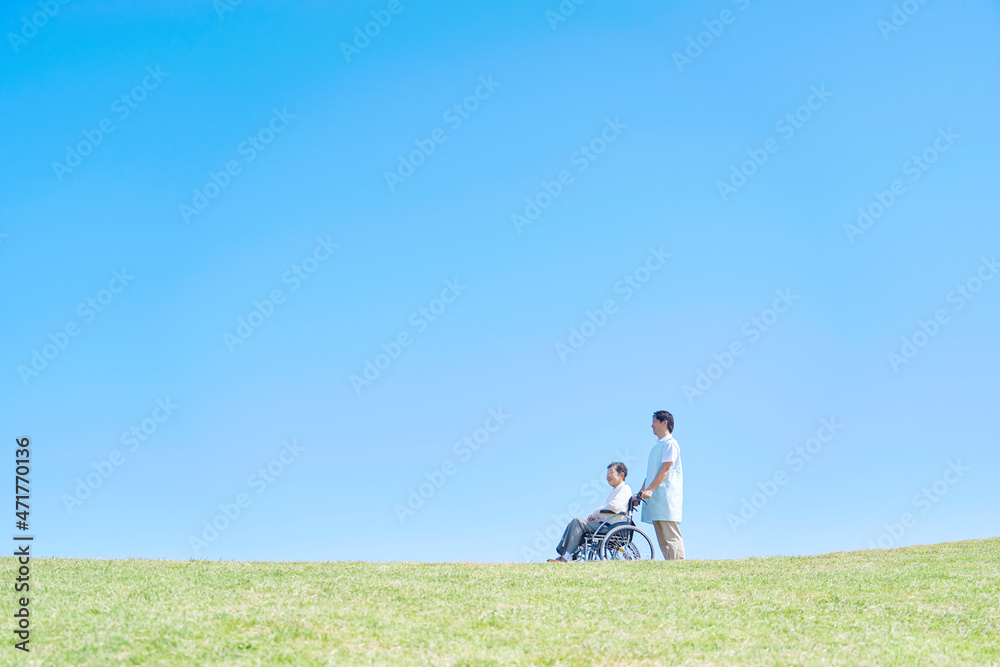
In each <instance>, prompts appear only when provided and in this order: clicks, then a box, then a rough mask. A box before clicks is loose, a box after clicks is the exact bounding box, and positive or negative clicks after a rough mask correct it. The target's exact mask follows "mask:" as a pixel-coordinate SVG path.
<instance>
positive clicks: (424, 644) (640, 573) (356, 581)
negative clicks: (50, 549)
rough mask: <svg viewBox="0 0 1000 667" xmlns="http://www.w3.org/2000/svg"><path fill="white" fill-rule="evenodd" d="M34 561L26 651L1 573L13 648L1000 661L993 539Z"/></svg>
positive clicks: (563, 661)
mask: <svg viewBox="0 0 1000 667" xmlns="http://www.w3.org/2000/svg"><path fill="white" fill-rule="evenodd" d="M2 560H3V577H4V582H8V581H10V580H11V577H12V576H13V575H12V574H11V573H12V568H13V563H12V559H11V558H3V559H2ZM32 565H33V568H32V600H31V613H32V621H33V628H34V632H33V633H32V638H31V639H32V642H31V644H32V652H31V654H30V658H29V657H27V656H24V655H23V654H22V653H21V652H20V651H15V650H14V649H13V648H12V647H11V645H10V644H11V643H12V639H11V634H10V628H11V627H12V622H11V614H12V613H13V604H14V594H13V591H11V589H10V586H9V585H8V584H7V583H4V585H3V588H4V591H5V592H4V594H3V596H2V600H0V608H2V612H3V617H4V618H5V619H6V620H5V621H4V625H5V629H4V636H5V637H7V639H6V641H5V643H6V644H7V646H4V647H3V657H2V658H0V664H5V665H6V664H32V663H34V664H44V665H102V666H103V665H115V664H130V665H327V664H350V665H357V664H369V663H371V664H435V665H461V664H542V665H555V664H558V665H583V664H628V665H635V664H679V663H685V664H709V663H711V664H761V665H775V664H820V663H839V664H852V665H857V664H872V665H874V664H879V665H882V664H920V665H932V664H940V665H955V664H977V665H983V664H993V665H996V664H1000V539H990V540H980V541H971V542H956V543H950V544H938V545H933V546H925V547H911V548H906V549H896V550H892V551H858V552H845V553H835V554H828V555H824V556H814V557H806V558H754V559H747V560H718V561H686V562H675V563H665V562H662V561H658V562H652V563H610V562H609V563H574V564H569V565H548V564H539V565H527V564H477V563H448V564H420V563H384V564H378V563H267V562H264V563H260V562H256V563H254V562H248V563H238V562H213V561H156V560H121V561H103V560H75V559H37V560H36V559H33V561H32ZM15 653H16V654H17V655H15Z"/></svg>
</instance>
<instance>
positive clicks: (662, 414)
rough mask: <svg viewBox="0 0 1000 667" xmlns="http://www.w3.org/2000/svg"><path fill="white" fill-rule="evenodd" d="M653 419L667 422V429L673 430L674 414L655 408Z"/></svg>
mask: <svg viewBox="0 0 1000 667" xmlns="http://www.w3.org/2000/svg"><path fill="white" fill-rule="evenodd" d="M653 419H655V420H657V421H661V422H667V430H668V431H670V432H671V433H673V432H674V416H673V415H672V414H670V413H669V412H667V411H666V410H657V411H656V412H654V413H653Z"/></svg>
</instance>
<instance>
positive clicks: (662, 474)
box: [639, 461, 674, 498]
mask: <svg viewBox="0 0 1000 667" xmlns="http://www.w3.org/2000/svg"><path fill="white" fill-rule="evenodd" d="M672 465H674V462H673V461H667V462H666V463H664V464H663V465H661V466H660V471H659V472H658V473H656V477H654V478H653V481H652V482H650V484H649V486H646V485H645V484H643V485H642V491H640V492H639V495H641V496H642V497H643V498H649V497H650V496H651V495H653V489H655V488H656V487H658V486H659V485H660V484H663V480H665V479H666V478H667V473H668V472H670V466H672Z"/></svg>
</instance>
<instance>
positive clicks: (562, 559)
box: [545, 556, 566, 563]
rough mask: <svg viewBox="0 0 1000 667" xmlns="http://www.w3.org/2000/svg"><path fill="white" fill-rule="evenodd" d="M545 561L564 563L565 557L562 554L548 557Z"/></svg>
mask: <svg viewBox="0 0 1000 667" xmlns="http://www.w3.org/2000/svg"><path fill="white" fill-rule="evenodd" d="M545 562H546V563H565V562H566V559H565V558H563V557H562V556H559V558H550V559H548V560H547V561H545Z"/></svg>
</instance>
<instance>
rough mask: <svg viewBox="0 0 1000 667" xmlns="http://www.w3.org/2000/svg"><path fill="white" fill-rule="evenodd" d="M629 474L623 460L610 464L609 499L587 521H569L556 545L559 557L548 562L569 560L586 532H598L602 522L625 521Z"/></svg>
mask: <svg viewBox="0 0 1000 667" xmlns="http://www.w3.org/2000/svg"><path fill="white" fill-rule="evenodd" d="M627 475H628V468H626V467H625V464H624V463H622V462H621V461H615V462H614V463H612V464H610V465H609V466H608V484H610V485H611V493H609V494H608V501H607V502H606V503H604V504H603V505H601V506H600V507H598V508H597V509H596V510H594V513H593V514H591V515H590V516H588V517H587V520H586V521H584V520H583V519H573V520H572V521H570V522H569V525H568V526H566V531H565V532H564V533H563V536H562V539H561V540H560V541H559V545H558V546H557V547H556V552H557V553H558V554H559V558H550V559H549V560H548V562H550V563H566V562H568V559H570V558H572V557H573V552H574V551H576V549H577V547H579V546H580V542H582V541H583V536H584V535H585V534H592V533H594V532H596V531H597V529H598V527H599V526H600V525H601V524H602V523H618V522H619V521H625V512H626V511H628V503H629V499H630V498H631V497H632V489H631V488H629V485H628V484H626V483H625V477H626V476H627Z"/></svg>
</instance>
